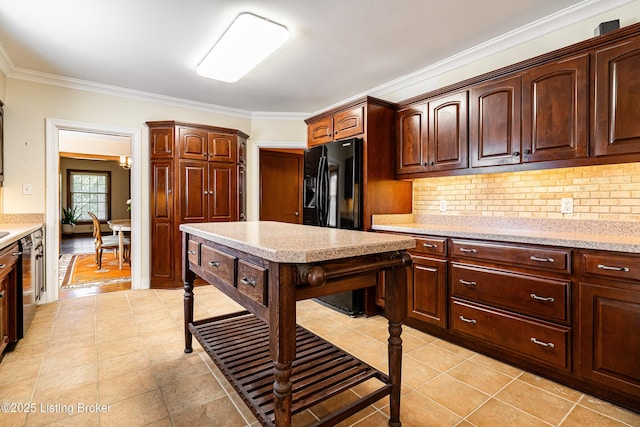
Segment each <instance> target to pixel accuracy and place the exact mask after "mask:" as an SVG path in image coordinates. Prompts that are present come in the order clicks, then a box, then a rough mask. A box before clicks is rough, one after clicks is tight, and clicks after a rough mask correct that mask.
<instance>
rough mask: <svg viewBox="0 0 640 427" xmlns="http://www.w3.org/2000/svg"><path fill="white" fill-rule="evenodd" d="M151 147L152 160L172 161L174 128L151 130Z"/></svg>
mask: <svg viewBox="0 0 640 427" xmlns="http://www.w3.org/2000/svg"><path fill="white" fill-rule="evenodd" d="M149 139H150V140H151V147H150V148H149V156H150V157H151V158H152V159H170V158H172V157H173V128H172V127H166V128H153V129H150V130H149Z"/></svg>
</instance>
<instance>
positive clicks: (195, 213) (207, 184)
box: [147, 121, 248, 288]
mask: <svg viewBox="0 0 640 427" xmlns="http://www.w3.org/2000/svg"><path fill="white" fill-rule="evenodd" d="M147 126H148V127H149V144H150V147H149V156H150V159H151V167H150V171H151V180H150V187H151V188H150V206H151V209H150V210H151V212H150V214H151V225H150V226H151V241H150V245H149V246H150V263H151V264H150V279H151V287H152V288H166V287H178V286H181V285H182V277H181V271H182V262H181V257H180V251H181V244H182V238H181V234H180V229H179V226H180V224H183V223H194V222H219V221H244V220H246V212H245V207H246V200H245V198H246V179H245V167H246V158H245V153H246V140H247V138H248V135H246V134H245V133H243V132H241V131H239V130H235V129H226V128H221V127H215V126H207V125H199V124H191V123H181V122H175V121H161V122H147Z"/></svg>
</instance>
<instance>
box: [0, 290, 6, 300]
mask: <svg viewBox="0 0 640 427" xmlns="http://www.w3.org/2000/svg"><path fill="white" fill-rule="evenodd" d="M5 292H6V291H2V292H0V299H1V298H4V293H5Z"/></svg>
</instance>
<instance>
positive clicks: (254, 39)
mask: <svg viewBox="0 0 640 427" xmlns="http://www.w3.org/2000/svg"><path fill="white" fill-rule="evenodd" d="M288 38H289V31H288V30H287V28H286V27H284V26H282V25H280V24H276V23H275V22H272V21H269V20H268V19H265V18H262V17H260V16H257V15H254V14H253V13H248V12H245V13H241V14H240V15H238V16H237V17H236V19H235V20H234V21H233V23H232V24H231V25H230V26H229V28H227V30H226V31H225V32H224V34H223V35H222V37H220V40H218V41H217V42H216V44H215V45H214V46H213V47H212V48H211V50H210V51H209V53H207V56H205V57H204V59H203V60H202V61H201V62H200V64H198V67H197V68H196V72H197V73H198V74H200V75H201V76H203V77H208V78H210V79H216V80H221V81H223V82H228V83H233V82H237V81H238V80H240V78H241V77H242V76H244V75H245V74H247V73H248V72H249V71H250V70H251V69H252V68H253V67H255V66H256V65H258V64H259V63H260V62H261V61H262V60H263V59H265V58H266V57H267V56H269V55H270V54H271V53H272V52H273V51H275V50H276V49H277V48H278V47H280V46H281V45H282V44H283V43H284V42H285V41H287V39H288Z"/></svg>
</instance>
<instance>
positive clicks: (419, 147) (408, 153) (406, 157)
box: [396, 106, 427, 174]
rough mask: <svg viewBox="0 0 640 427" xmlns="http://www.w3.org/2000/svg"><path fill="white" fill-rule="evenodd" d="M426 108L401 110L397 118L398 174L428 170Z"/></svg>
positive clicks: (417, 107)
mask: <svg viewBox="0 0 640 427" xmlns="http://www.w3.org/2000/svg"><path fill="white" fill-rule="evenodd" d="M424 120H425V114H424V106H416V107H411V108H407V109H405V110H401V111H399V112H398V115H397V117H396V128H397V130H396V131H397V138H398V140H397V144H398V164H397V167H396V173H399V174H402V173H416V172H424V171H426V170H427V163H426V162H427V150H426V146H427V145H426V144H427V141H426V123H424Z"/></svg>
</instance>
